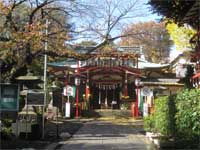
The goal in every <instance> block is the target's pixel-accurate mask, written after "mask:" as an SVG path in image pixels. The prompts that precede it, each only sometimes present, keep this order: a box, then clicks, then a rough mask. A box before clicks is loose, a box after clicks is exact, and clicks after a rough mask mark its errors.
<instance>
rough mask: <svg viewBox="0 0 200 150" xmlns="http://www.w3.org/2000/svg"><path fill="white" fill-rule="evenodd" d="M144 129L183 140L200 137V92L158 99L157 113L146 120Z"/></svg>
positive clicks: (186, 92)
mask: <svg viewBox="0 0 200 150" xmlns="http://www.w3.org/2000/svg"><path fill="white" fill-rule="evenodd" d="M144 129H145V130H146V131H156V132H159V133H161V134H162V135H164V136H174V137H181V138H183V139H184V138H185V139H192V138H194V137H197V138H198V137H200V90H199V89H193V90H184V91H181V92H179V93H178V94H177V95H176V96H164V97H160V98H157V99H156V100H155V113H154V114H153V115H150V116H148V117H145V118H144Z"/></svg>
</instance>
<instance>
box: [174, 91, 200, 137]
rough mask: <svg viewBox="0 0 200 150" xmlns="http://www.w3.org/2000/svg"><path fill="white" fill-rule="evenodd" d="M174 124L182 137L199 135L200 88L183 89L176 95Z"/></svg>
mask: <svg viewBox="0 0 200 150" xmlns="http://www.w3.org/2000/svg"><path fill="white" fill-rule="evenodd" d="M176 109H177V113H176V116H175V118H176V125H177V129H178V133H179V134H180V135H184V137H188V138H190V137H194V136H200V90H199V89H193V90H184V91H182V92H180V93H178V94H177V97H176Z"/></svg>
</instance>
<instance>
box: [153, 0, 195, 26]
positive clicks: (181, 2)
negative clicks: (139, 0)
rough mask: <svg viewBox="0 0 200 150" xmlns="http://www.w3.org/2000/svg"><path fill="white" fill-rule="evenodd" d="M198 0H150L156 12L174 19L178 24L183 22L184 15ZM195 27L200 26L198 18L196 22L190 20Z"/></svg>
mask: <svg viewBox="0 0 200 150" xmlns="http://www.w3.org/2000/svg"><path fill="white" fill-rule="evenodd" d="M197 1H198V0H173V1H172V0H149V4H150V5H151V6H152V10H153V11H154V12H155V13H158V14H160V15H163V16H164V17H166V18H167V19H171V20H173V21H174V22H175V23H177V24H179V25H180V24H183V21H182V20H183V17H184V16H185V15H186V14H187V12H188V10H189V9H190V8H191V7H192V6H193V5H194V4H195V3H196V2H197ZM188 23H189V24H190V25H191V26H193V27H198V26H199V21H198V18H197V19H196V20H195V22H193V21H190V22H188Z"/></svg>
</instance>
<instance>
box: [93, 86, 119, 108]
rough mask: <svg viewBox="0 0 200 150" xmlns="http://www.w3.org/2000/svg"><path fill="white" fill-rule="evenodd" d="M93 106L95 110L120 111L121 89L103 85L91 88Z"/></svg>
mask: <svg viewBox="0 0 200 150" xmlns="http://www.w3.org/2000/svg"><path fill="white" fill-rule="evenodd" d="M91 89H92V90H91V95H92V98H91V99H92V100H91V106H92V108H94V109H119V108H120V91H121V88H120V87H115V86H113V85H103V86H102V87H95V86H93V87H92V88H91Z"/></svg>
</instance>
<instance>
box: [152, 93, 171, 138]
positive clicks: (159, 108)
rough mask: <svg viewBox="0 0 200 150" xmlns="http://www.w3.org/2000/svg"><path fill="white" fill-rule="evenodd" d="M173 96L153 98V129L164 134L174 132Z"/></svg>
mask: <svg viewBox="0 0 200 150" xmlns="http://www.w3.org/2000/svg"><path fill="white" fill-rule="evenodd" d="M174 116H175V104H174V96H163V97H160V98H157V99H156V100H155V129H156V130H157V131H158V132H160V133H161V134H162V135H164V136H172V135H174V133H175V120H174Z"/></svg>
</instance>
